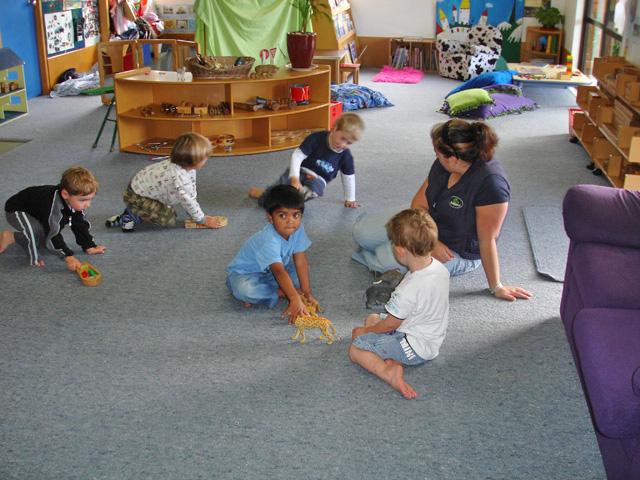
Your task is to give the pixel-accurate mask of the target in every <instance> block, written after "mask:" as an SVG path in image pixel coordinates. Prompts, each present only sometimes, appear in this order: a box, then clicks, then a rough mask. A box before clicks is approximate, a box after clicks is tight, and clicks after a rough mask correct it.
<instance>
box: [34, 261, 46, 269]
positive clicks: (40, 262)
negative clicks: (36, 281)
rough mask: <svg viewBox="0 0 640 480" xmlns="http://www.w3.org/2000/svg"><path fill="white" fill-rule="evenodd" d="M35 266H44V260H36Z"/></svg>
mask: <svg viewBox="0 0 640 480" xmlns="http://www.w3.org/2000/svg"><path fill="white" fill-rule="evenodd" d="M35 266H36V267H38V268H42V267H44V260H38V261H37V262H36V264H35Z"/></svg>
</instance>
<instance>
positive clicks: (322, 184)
mask: <svg viewBox="0 0 640 480" xmlns="http://www.w3.org/2000/svg"><path fill="white" fill-rule="evenodd" d="M363 132H364V122H363V121H362V119H361V118H360V117H359V116H358V115H357V114H355V113H345V114H343V115H342V116H340V118H338V120H337V121H336V123H335V125H334V126H333V128H331V130H330V131H326V130H323V131H320V132H315V133H312V134H311V135H309V136H308V137H307V138H305V139H304V141H303V142H302V144H301V145H300V147H299V148H296V149H295V150H294V151H293V154H292V155H291V161H290V162H289V168H287V169H286V170H285V172H284V173H283V174H282V175H281V176H280V178H279V179H278V180H277V181H276V182H275V184H274V185H293V186H294V187H296V188H297V189H298V190H300V191H301V192H302V193H303V194H304V199H305V200H311V199H312V198H316V197H321V196H323V195H324V190H325V188H326V187H327V184H328V183H329V182H330V181H331V180H333V179H334V178H336V176H337V175H338V173H340V175H341V177H342V187H343V189H344V206H345V207H347V208H358V207H359V206H360V204H359V203H358V202H357V201H356V171H355V166H354V161H353V155H351V151H350V150H349V147H350V146H351V145H352V144H353V143H354V142H357V141H358V140H360V138H361V137H362V133H363ZM264 194H265V191H264V190H263V189H261V188H257V187H251V189H250V190H249V196H250V197H252V198H256V199H258V205H260V206H262V207H263V206H264Z"/></svg>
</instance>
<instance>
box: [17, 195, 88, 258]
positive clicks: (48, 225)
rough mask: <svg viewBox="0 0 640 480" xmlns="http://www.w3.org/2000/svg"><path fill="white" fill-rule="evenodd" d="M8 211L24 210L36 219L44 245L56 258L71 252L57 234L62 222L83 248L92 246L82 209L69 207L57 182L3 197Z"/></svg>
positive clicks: (71, 253) (62, 226)
mask: <svg viewBox="0 0 640 480" xmlns="http://www.w3.org/2000/svg"><path fill="white" fill-rule="evenodd" d="M4 209H5V211H6V212H8V213H12V212H25V213H28V214H29V215H31V216H32V217H34V218H35V219H37V220H38V222H40V224H41V225H42V227H43V228H44V232H45V237H46V238H45V246H46V247H47V249H48V250H51V251H52V252H54V253H57V254H58V255H59V256H60V257H69V256H71V255H73V250H71V249H70V248H69V247H68V246H67V244H66V243H65V241H64V238H63V237H62V234H61V233H60V232H61V231H62V229H63V228H64V227H65V225H69V226H70V227H71V231H72V232H73V234H74V235H75V237H76V242H77V243H78V245H80V246H81V247H82V249H83V250H84V251H86V250H87V249H88V248H93V247H95V246H96V244H95V242H94V241H93V237H92V236H91V234H90V233H89V229H90V228H91V224H90V223H89V221H88V220H87V219H86V218H85V216H84V212H83V211H77V210H73V209H72V208H71V207H69V205H67V202H65V201H64V200H63V198H62V197H61V195H60V185H42V186H37V187H29V188H25V189H24V190H22V191H20V192H18V193H16V194H15V195H14V196H12V197H11V198H9V200H7V203H6V204H5V206H4Z"/></svg>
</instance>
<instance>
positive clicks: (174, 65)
mask: <svg viewBox="0 0 640 480" xmlns="http://www.w3.org/2000/svg"><path fill="white" fill-rule="evenodd" d="M146 45H150V46H151V48H152V54H153V63H152V64H150V65H147V64H146V63H145V61H144V48H145V46H146ZM164 46H167V47H168V50H169V51H166V50H167V49H163V47H164ZM137 49H138V59H139V61H140V66H141V67H142V66H151V67H152V68H153V69H154V70H177V69H178V68H180V67H182V66H184V60H185V59H186V58H187V57H190V56H193V55H195V53H200V45H199V44H198V43H197V42H191V41H188V40H177V39H174V38H158V39H144V40H138V41H137ZM162 50H165V51H164V52H163V51H162ZM163 54H167V55H170V57H169V58H171V63H170V64H168V63H167V62H166V61H164V60H165V59H164V58H163Z"/></svg>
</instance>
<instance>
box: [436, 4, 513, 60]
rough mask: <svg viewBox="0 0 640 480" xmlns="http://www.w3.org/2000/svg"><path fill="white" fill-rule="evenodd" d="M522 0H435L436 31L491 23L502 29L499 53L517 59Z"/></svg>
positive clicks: (458, 29)
mask: <svg viewBox="0 0 640 480" xmlns="http://www.w3.org/2000/svg"><path fill="white" fill-rule="evenodd" d="M524 9H525V0H437V1H436V33H438V34H439V33H441V32H444V31H446V30H457V31H461V30H462V29H468V28H469V27H472V26H474V25H493V26H495V27H498V29H499V30H500V32H501V33H502V56H503V57H504V58H505V59H506V60H507V61H508V62H517V61H519V60H520V44H521V42H522V34H523V30H524V27H523V26H522V19H523V17H524Z"/></svg>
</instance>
